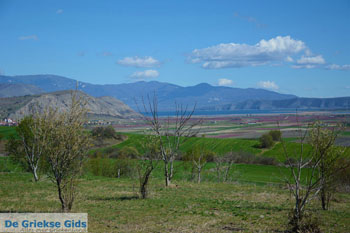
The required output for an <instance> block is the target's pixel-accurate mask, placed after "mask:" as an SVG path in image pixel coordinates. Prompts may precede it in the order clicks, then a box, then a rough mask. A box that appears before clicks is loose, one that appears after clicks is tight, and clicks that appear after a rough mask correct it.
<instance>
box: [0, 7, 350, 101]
mask: <svg viewBox="0 0 350 233" xmlns="http://www.w3.org/2000/svg"><path fill="white" fill-rule="evenodd" d="M349 12H350V1H347V0H344V1H339V0H333V1H232V0H231V1H222V0H215V1H214V0H212V1H203V0H201V1H188V0H187V1H164V0H160V1H152V0H149V1H131V0H130V1H107V0H104V1H97V0H96V1H87V0H84V1H78V0H75V1H71V0H68V1H52V0H43V1H40V0H36V1H30V0H28V1H21V0H18V1H17V0H8V1H7V0H0V72H1V73H2V74H5V75H24V74H56V75H62V76H65V77H69V78H73V79H77V80H80V81H85V82H90V83H95V84H110V83H125V82H135V81H138V80H157V81H161V82H170V83H174V84H178V85H182V86H189V85H196V84H198V83H202V82H207V83H210V84H212V85H227V86H232V87H240V88H249V87H253V88H266V89H270V90H274V91H278V92H281V93H291V94H296V95H298V96H305V97H335V96H350V45H349V41H350V26H349V25H350V14H349Z"/></svg>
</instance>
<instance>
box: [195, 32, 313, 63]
mask: <svg viewBox="0 0 350 233" xmlns="http://www.w3.org/2000/svg"><path fill="white" fill-rule="evenodd" d="M306 49H307V47H306V45H305V43H304V42H303V41H301V40H295V39H293V38H291V37H290V36H285V37H282V36H277V37H275V38H272V39H270V40H261V41H260V42H259V43H257V44H255V45H247V44H235V43H229V44H219V45H215V46H212V47H208V48H204V49H195V50H193V51H192V53H191V54H190V55H189V60H190V61H191V62H193V63H203V64H202V67H203V68H207V69H220V68H237V67H244V66H258V65H264V64H266V63H269V62H276V61H284V60H285V59H287V57H288V56H292V55H294V54H297V53H299V52H301V51H303V50H306Z"/></svg>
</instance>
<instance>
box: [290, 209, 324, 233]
mask: <svg viewBox="0 0 350 233" xmlns="http://www.w3.org/2000/svg"><path fill="white" fill-rule="evenodd" d="M288 220H289V221H288V225H287V231H286V232H291V233H292V232H301V233H303V232H305V233H321V232H322V231H321V229H320V227H319V226H320V221H319V219H318V218H317V217H315V216H313V215H312V214H311V213H308V212H305V213H304V215H303V216H302V219H301V221H300V220H299V222H298V220H297V219H296V218H295V217H294V213H293V211H291V212H290V213H289V216H288Z"/></svg>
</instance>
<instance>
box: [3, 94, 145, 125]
mask: <svg viewBox="0 0 350 233" xmlns="http://www.w3.org/2000/svg"><path fill="white" fill-rule="evenodd" d="M78 93H79V94H78V95H79V96H80V97H81V98H83V99H84V100H86V101H87V105H86V107H87V108H88V109H89V114H90V115H91V116H107V117H115V118H130V117H138V116H139V115H138V113H136V112H134V111H133V110H132V109H130V108H129V107H128V106H127V105H125V104H124V103H123V102H121V101H119V100H117V99H115V98H113V97H99V98H95V97H92V96H89V95H87V94H85V93H83V92H78ZM70 103H71V91H58V92H52V93H45V94H41V95H32V96H22V97H10V98H0V115H1V117H10V118H13V119H20V118H22V117H24V116H26V115H30V114H33V113H34V112H36V111H39V112H43V111H44V109H45V108H46V107H48V106H50V107H53V108H58V109H59V111H65V110H67V109H68V106H69V105H70Z"/></svg>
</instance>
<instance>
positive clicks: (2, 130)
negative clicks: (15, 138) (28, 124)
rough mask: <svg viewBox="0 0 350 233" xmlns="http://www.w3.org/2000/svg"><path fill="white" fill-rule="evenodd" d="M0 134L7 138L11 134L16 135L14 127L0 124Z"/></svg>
mask: <svg viewBox="0 0 350 233" xmlns="http://www.w3.org/2000/svg"><path fill="white" fill-rule="evenodd" d="M0 134H1V135H2V136H3V137H4V138H5V139H8V138H9V137H10V136H11V135H16V127H13V126H0Z"/></svg>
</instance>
